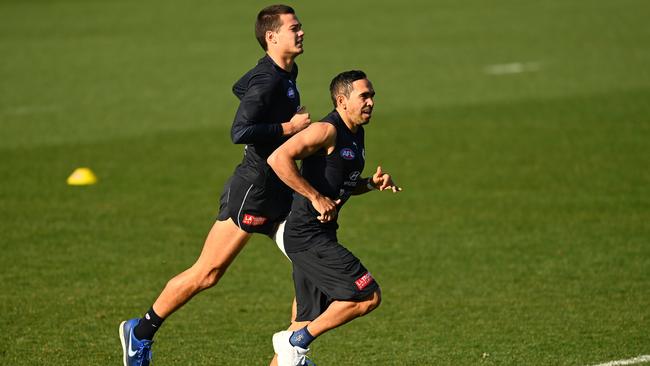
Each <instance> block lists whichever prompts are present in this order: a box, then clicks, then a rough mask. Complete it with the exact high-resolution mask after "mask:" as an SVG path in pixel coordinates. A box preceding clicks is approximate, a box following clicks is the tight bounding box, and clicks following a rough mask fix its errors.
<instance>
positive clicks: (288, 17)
mask: <svg viewBox="0 0 650 366" xmlns="http://www.w3.org/2000/svg"><path fill="white" fill-rule="evenodd" d="M280 20H281V21H282V26H281V27H280V29H279V30H278V31H277V32H273V33H274V34H273V37H275V39H274V42H273V47H276V48H278V49H279V50H281V51H282V53H288V54H293V55H299V54H301V53H302V52H303V48H302V41H303V37H304V36H305V31H303V30H302V24H300V21H298V18H297V17H296V15H295V14H280Z"/></svg>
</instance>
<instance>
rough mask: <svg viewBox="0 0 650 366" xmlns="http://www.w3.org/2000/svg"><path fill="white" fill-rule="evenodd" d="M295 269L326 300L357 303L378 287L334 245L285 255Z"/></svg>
mask: <svg viewBox="0 0 650 366" xmlns="http://www.w3.org/2000/svg"><path fill="white" fill-rule="evenodd" d="M288 254H289V257H290V259H291V261H292V262H293V264H294V271H295V268H298V269H299V270H300V272H301V274H302V276H304V277H305V278H306V279H308V280H309V281H310V282H311V283H312V284H313V286H315V287H316V288H317V289H318V290H319V291H320V292H322V293H323V294H325V295H326V297H327V298H328V300H329V301H332V300H340V301H358V300H363V299H365V298H367V297H368V296H370V295H371V294H372V293H373V292H375V291H376V290H378V289H379V285H378V284H377V282H376V281H375V279H374V278H373V277H372V275H371V274H370V272H369V271H368V270H367V269H366V267H364V265H363V264H362V263H361V261H360V260H359V259H358V258H357V257H356V256H355V255H354V254H352V252H350V251H349V250H348V249H347V248H345V247H344V246H342V245H341V244H339V243H337V242H329V243H326V244H320V245H317V246H314V247H311V248H309V249H307V250H304V251H302V252H298V253H288Z"/></svg>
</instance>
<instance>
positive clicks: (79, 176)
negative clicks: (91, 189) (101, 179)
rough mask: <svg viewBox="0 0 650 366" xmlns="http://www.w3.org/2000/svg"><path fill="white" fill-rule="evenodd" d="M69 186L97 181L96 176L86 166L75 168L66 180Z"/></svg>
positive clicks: (87, 184) (86, 184)
mask: <svg viewBox="0 0 650 366" xmlns="http://www.w3.org/2000/svg"><path fill="white" fill-rule="evenodd" d="M67 182H68V184H69V185H71V186H89V185H91V184H95V183H97V176H96V175H95V173H93V171H92V170H90V169H88V168H77V169H75V170H74V172H72V174H70V176H69V177H68V180H67Z"/></svg>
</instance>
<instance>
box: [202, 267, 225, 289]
mask: <svg viewBox="0 0 650 366" xmlns="http://www.w3.org/2000/svg"><path fill="white" fill-rule="evenodd" d="M224 272H225V268H221V267H214V268H210V269H209V270H204V271H201V272H200V273H199V274H198V275H197V282H198V287H199V289H201V290H205V289H208V288H210V287H212V286H214V285H216V284H217V283H218V282H219V280H220V279H221V276H223V273H224Z"/></svg>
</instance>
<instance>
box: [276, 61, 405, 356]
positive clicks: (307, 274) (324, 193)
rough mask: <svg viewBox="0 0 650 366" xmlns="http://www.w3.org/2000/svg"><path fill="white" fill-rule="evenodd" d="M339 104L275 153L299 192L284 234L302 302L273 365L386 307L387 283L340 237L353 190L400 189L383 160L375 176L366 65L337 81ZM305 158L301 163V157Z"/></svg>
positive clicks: (282, 173) (280, 338)
mask: <svg viewBox="0 0 650 366" xmlns="http://www.w3.org/2000/svg"><path fill="white" fill-rule="evenodd" d="M330 93H331V97H332V101H333V103H334V107H335V109H334V111H332V112H331V113H330V114H329V115H327V116H326V117H325V118H323V119H322V121H321V122H317V123H313V124H312V125H311V126H310V127H308V128H307V129H305V130H303V131H302V132H300V133H298V134H296V135H295V136H293V137H292V138H291V139H289V140H288V141H287V142H286V143H284V144H283V145H282V146H280V147H279V148H278V149H277V150H275V152H274V153H273V154H271V156H269V158H268V163H269V165H270V166H271V167H272V168H273V170H274V171H275V172H276V174H277V176H278V177H279V178H280V179H282V181H283V182H285V183H286V184H287V185H288V186H289V187H291V188H292V189H293V190H294V191H295V192H296V193H295V194H294V199H293V203H292V206H291V212H290V214H289V216H288V217H287V220H286V222H285V223H284V224H283V225H281V226H280V229H279V230H278V232H277V233H276V241H277V243H278V246H279V247H280V249H281V250H282V251H283V252H284V253H285V254H286V255H287V257H289V259H290V260H291V262H292V265H293V280H294V286H295V290H296V309H295V314H294V316H295V317H294V319H293V321H292V324H291V326H290V327H289V330H286V331H281V332H278V333H276V334H274V335H273V348H274V350H275V353H276V357H274V359H273V360H272V361H271V365H276V364H277V365H280V366H288V365H291V366H294V365H306V364H308V361H307V358H306V353H307V352H308V351H309V348H308V347H309V344H310V343H311V341H313V340H314V339H315V338H316V337H318V336H319V335H321V334H323V333H325V332H327V331H329V330H331V329H334V328H336V327H338V326H341V325H343V324H345V323H347V322H349V321H351V320H352V319H355V318H357V317H360V316H363V315H365V314H368V313H369V312H370V311H372V310H373V309H375V308H376V307H377V306H379V303H380V301H381V292H380V289H379V285H378V284H377V282H376V281H375V280H374V278H373V277H372V275H371V274H370V272H369V271H368V270H367V269H366V268H365V267H364V266H363V264H362V263H361V261H360V260H359V259H358V258H357V257H355V256H354V254H352V253H351V252H350V251H349V250H348V249H346V248H345V247H344V246H343V245H341V244H340V243H339V242H338V239H337V236H336V231H337V229H338V223H337V217H338V213H339V211H340V210H341V208H342V207H343V205H344V204H345V203H346V202H347V201H348V199H349V198H350V196H352V195H359V194H363V193H367V192H369V191H371V190H375V189H378V190H382V191H383V190H390V191H392V192H395V193H396V192H399V191H401V188H399V187H398V186H397V185H396V184H395V183H394V182H393V180H392V178H391V176H390V175H389V174H387V173H385V172H384V171H383V170H382V168H381V167H377V170H376V171H375V173H374V174H373V175H372V176H370V177H367V178H362V177H361V172H362V171H363V168H364V165H365V143H364V128H363V125H365V124H367V123H369V122H370V118H371V116H372V109H373V107H374V96H375V91H374V89H373V87H372V84H371V83H370V81H369V80H368V79H367V77H366V75H365V73H363V72H362V71H357V70H353V71H347V72H344V73H341V74H339V75H337V76H336V77H335V78H334V79H333V80H332V83H331V84H330ZM299 159H302V166H301V168H300V170H298V167H297V165H296V163H295V160H299Z"/></svg>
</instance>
